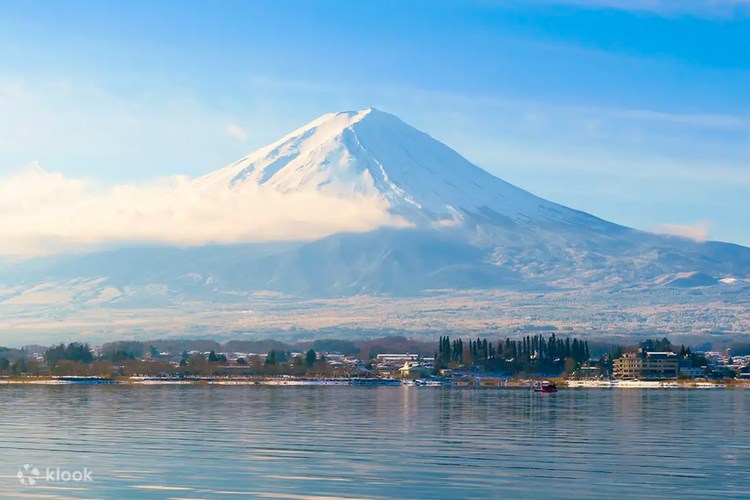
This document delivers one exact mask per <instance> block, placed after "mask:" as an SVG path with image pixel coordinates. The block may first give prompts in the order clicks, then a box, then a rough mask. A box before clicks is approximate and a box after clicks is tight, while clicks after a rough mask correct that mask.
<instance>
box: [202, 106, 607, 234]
mask: <svg viewBox="0 0 750 500" xmlns="http://www.w3.org/2000/svg"><path fill="white" fill-rule="evenodd" d="M195 183H196V185H198V186H200V188H201V189H204V190H223V189H232V188H234V187H236V186H238V185H242V184H244V183H253V184H255V185H257V186H260V187H261V188H265V189H273V190H276V191H279V192H282V193H291V192H300V191H313V192H317V193H321V194H324V195H328V196H335V197H344V198H352V197H358V198H379V199H383V200H386V201H387V203H388V205H389V206H390V211H391V212H392V213H393V214H396V215H400V216H402V217H404V218H405V219H406V220H407V221H409V222H410V223H412V224H415V225H430V224H431V225H454V224H458V223H460V222H461V221H462V220H464V219H465V218H466V216H467V215H470V214H473V215H478V216H482V217H484V218H495V219H498V218H507V219H509V220H510V221H512V222H514V223H518V224H532V225H533V224H545V223H548V222H564V223H567V224H583V225H587V226H598V227H601V228H604V227H605V226H606V225H607V224H606V223H603V221H601V220H599V219H597V218H595V217H593V216H590V215H588V214H584V213H581V212H577V211H575V210H571V209H568V208H566V207H563V206H561V205H558V204H555V203H552V202H549V201H546V200H543V199H541V198H539V197H537V196H534V195H532V194H530V193H528V192H526V191H523V190H522V189H519V188H517V187H515V186H512V185H510V184H508V183H506V182H504V181H502V180H500V179H498V178H497V177H494V176H492V175H490V174H489V173H487V172H486V171H484V170H482V169H481V168H479V167H477V166H475V165H473V164H472V163H470V162H469V161H468V160H466V159H465V158H463V157H462V156H461V155H459V154H458V153H456V152H455V151H453V150H452V149H450V148H449V147H447V146H445V145H444V144H442V143H441V142H439V141H437V140H435V139H433V138H432V137H430V136H429V135H427V134H425V133H423V132H421V131H419V130H417V129H415V128H413V127H411V126H409V125H407V124H405V123H404V122H402V121H401V120H399V119H398V118H396V117H395V116H393V115H390V114H388V113H384V112H381V111H378V110H375V109H372V108H368V109H365V110H362V111H356V112H355V111H350V112H342V113H332V114H327V115H324V116H322V117H320V118H318V119H316V120H314V121H312V122H310V123H309V124H307V125H306V126H304V127H302V128H300V129H297V130H295V131H294V132H292V133H291V134H289V135H287V136H285V137H284V138H282V139H281V140H279V141H277V142H275V143H273V144H271V145H269V146H266V147H264V148H262V149H260V150H258V151H256V152H255V153H252V154H250V155H248V156H246V157H244V158H242V159H240V160H239V161H237V162H235V163H233V164H231V165H229V166H227V167H225V168H222V169H220V170H218V171H216V172H213V173H210V174H208V175H206V176H204V177H201V178H199V179H197V180H196V181H195Z"/></svg>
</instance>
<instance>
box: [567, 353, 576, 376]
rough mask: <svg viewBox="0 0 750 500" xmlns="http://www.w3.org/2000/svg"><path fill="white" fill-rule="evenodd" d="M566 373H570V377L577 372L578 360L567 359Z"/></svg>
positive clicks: (569, 357)
mask: <svg viewBox="0 0 750 500" xmlns="http://www.w3.org/2000/svg"><path fill="white" fill-rule="evenodd" d="M565 371H566V372H567V373H568V375H570V374H571V373H573V372H574V371H576V360H575V359H573V358H572V357H571V356H568V357H567V358H565Z"/></svg>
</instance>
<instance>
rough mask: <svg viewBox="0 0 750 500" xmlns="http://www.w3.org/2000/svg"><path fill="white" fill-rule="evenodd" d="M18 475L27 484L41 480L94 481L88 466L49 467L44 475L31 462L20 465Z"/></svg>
mask: <svg viewBox="0 0 750 500" xmlns="http://www.w3.org/2000/svg"><path fill="white" fill-rule="evenodd" d="M17 477H18V481H19V482H20V483H21V484H23V485H25V486H34V485H35V484H36V483H37V482H39V481H48V482H51V483H58V482H59V483H67V482H75V483H91V482H93V481H94V480H93V478H92V477H91V470H89V468H88V467H84V468H83V470H67V469H61V468H60V467H47V468H46V469H45V470H44V475H42V474H41V473H40V472H39V469H38V468H36V467H34V466H33V465H31V464H24V465H23V466H22V467H19V468H18V474H17Z"/></svg>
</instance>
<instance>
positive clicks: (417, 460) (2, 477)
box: [0, 386, 750, 500]
mask: <svg viewBox="0 0 750 500" xmlns="http://www.w3.org/2000/svg"><path fill="white" fill-rule="evenodd" d="M749 416H750V391H743V390H704V391H702V390H653V389H649V390H606V389H604V390H594V389H579V390H565V391H561V392H559V393H558V394H554V395H538V394H533V393H531V392H527V391H521V390H500V389H456V388H454V389H442V388H418V387H373V388H365V387H252V386H251V387H241V386H235V387H217V386H213V387H212V386H202V387H199V386H150V387H149V386H135V387H133V386H130V387H128V386H109V387H107V386H40V387H28V386H26V387H21V386H4V387H0V498H42V499H62V498H107V499H109V498H123V499H135V498H232V499H236V498H278V499H299V500H304V499H329V498H414V499H423V498H430V499H443V498H445V499H451V498H544V497H546V498H601V497H629V498H633V497H641V498H712V497H716V498H719V497H721V498H750V426H749V425H748V417H749ZM24 464H33V465H34V466H35V467H37V469H38V470H39V471H40V477H39V478H37V481H36V484H34V485H22V484H21V483H20V481H19V479H18V478H17V473H18V469H19V467H21V466H23V465H24ZM47 467H50V468H57V467H60V468H61V469H62V470H68V471H77V470H81V471H82V470H83V469H84V468H88V469H89V470H91V471H92V474H91V476H92V479H93V482H91V483H70V482H69V483H60V482H50V481H47V480H46V479H45V477H44V476H45V469H46V468H47Z"/></svg>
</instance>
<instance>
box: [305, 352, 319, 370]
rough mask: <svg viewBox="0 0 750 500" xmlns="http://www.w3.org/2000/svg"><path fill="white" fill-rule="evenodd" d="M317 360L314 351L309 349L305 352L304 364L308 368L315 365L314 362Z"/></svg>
mask: <svg viewBox="0 0 750 500" xmlns="http://www.w3.org/2000/svg"><path fill="white" fill-rule="evenodd" d="M316 359H318V356H317V355H316V354H315V351H313V350H312V349H310V350H309V351H307V354H306V355H305V364H306V365H307V366H308V367H310V366H313V365H314V364H315V360H316Z"/></svg>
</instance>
